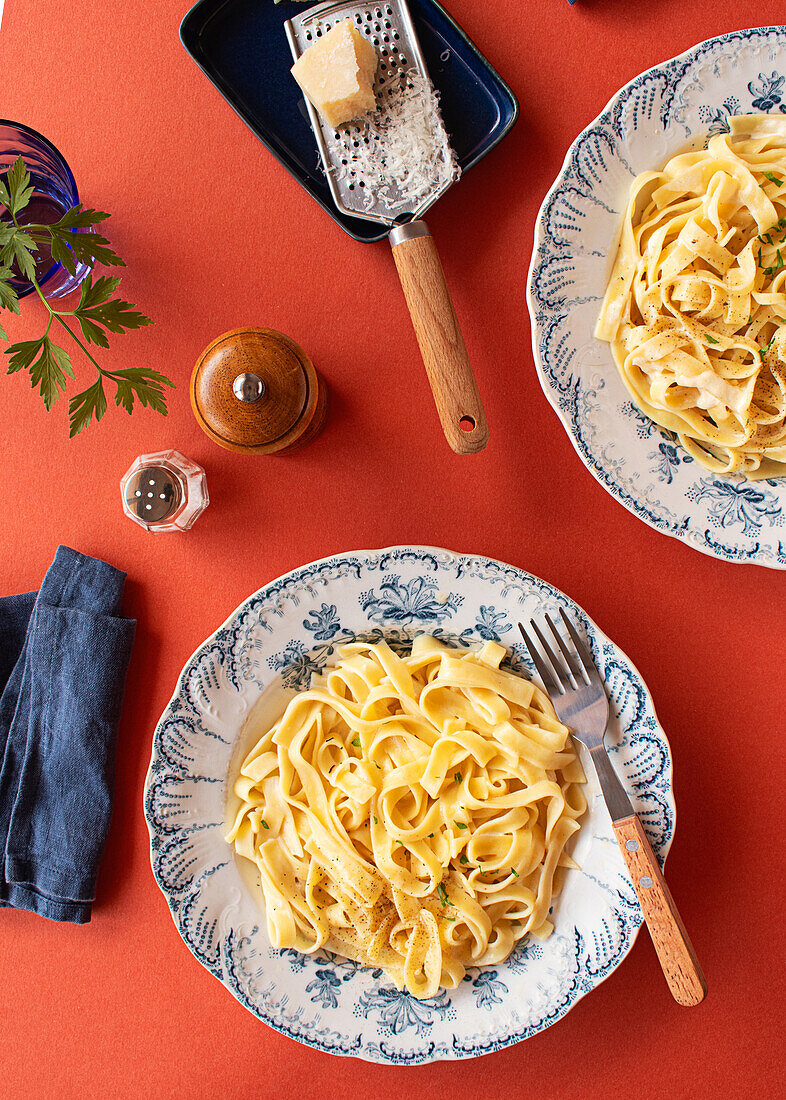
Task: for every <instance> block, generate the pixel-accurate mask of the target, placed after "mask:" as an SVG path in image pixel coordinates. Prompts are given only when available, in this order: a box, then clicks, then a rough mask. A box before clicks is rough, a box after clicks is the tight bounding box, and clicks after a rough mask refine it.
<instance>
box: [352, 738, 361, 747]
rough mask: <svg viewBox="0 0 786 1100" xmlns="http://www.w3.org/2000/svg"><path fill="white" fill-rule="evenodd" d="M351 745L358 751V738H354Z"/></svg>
mask: <svg viewBox="0 0 786 1100" xmlns="http://www.w3.org/2000/svg"><path fill="white" fill-rule="evenodd" d="M352 745H353V747H354V748H356V749H359V748H360V738H359V737H356V738H355V740H354V741H353V742H352Z"/></svg>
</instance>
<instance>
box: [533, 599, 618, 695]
mask: <svg viewBox="0 0 786 1100" xmlns="http://www.w3.org/2000/svg"><path fill="white" fill-rule="evenodd" d="M559 613H560V617H561V618H562V621H563V623H564V624H565V629H566V630H567V632H568V637H569V639H570V642H572V643H573V646H572V647H571V646H570V644H569V642H568V641H566V640H565V639H564V638H563V636H562V634H560V632H559V631H558V630H557V628H556V626H555V625H554V622H553V621H552V619H551V616H550V615H546V616H545V619H546V623H547V624H548V627H549V630H550V631H551V633H552V634H553V635H554V640H555V642H556V643H557V647H558V649H559V653H557V652H555V650H554V648H553V646H552V645H551V644H549V642H548V641H547V640H546V638H545V637H544V636H543V632H542V631H541V629H540V627H539V626H538V624H537V623H536V622H535V620H534V619H530V623H529V625H530V628H531V630H532V634H534V635H535V637H536V638H537V640H538V642H540V646H541V649H542V651H543V653H541V652H540V650H539V649H538V647H537V645H536V643H535V640H534V638H533V637H532V634H529V633H528V632H527V630H526V629H525V627H524V625H523V623H519V624H518V625H519V630H520V631H521V635H522V637H523V639H524V642H525V644H526V646H527V649H528V650H529V654H530V657H531V658H532V660H533V663H534V665H535V668H536V669H537V670H538V674H539V675H540V678H541V680H542V681H543V686H544V687H545V689H546V691H547V692H549V694H551V692H553V691H556V692H559V694H560V695H564V693H565V691H566V690H569V689H570V688H577V687H578V686H579V685H580V684H581V683H582V682H583V683H585V684H587V685H589V684H591V683H592V681H593V678H595V679H598V678H599V677H598V670H597V669H596V667H595V662H594V661H593V659H592V654H591V653H590V651H589V650H588V649H587V646H586V645H585V643H584V642H583V641H582V640H581V637H580V635H579V632H578V630H577V629H576V627H575V626H574V624H573V623H572V622H571V620H570V619H569V618H568V616H567V615H566V614H565V612H564V611H563V609H562V608H560V609H559ZM543 654H545V658H544V656H543ZM559 654H561V655H562V656H561V657H560V655H559Z"/></svg>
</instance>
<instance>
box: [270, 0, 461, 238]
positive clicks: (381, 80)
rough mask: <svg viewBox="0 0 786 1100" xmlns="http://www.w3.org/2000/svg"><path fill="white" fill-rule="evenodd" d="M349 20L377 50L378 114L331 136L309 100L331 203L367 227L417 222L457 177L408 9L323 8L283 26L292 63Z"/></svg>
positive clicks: (390, 5) (394, 2) (395, 3)
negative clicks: (365, 222) (408, 219)
mask: <svg viewBox="0 0 786 1100" xmlns="http://www.w3.org/2000/svg"><path fill="white" fill-rule="evenodd" d="M346 19H351V20H352V21H353V23H354V25H355V27H356V28H357V29H358V30H359V31H360V32H361V33H362V34H364V35H366V36H367V37H368V39H369V40H370V41H371V42H372V44H373V45H374V47H375V49H376V51H377V55H378V57H379V66H378V69H377V75H376V79H375V82H374V93H375V96H376V99H377V108H376V110H375V111H374V112H373V113H372V114H370V115H367V116H364V117H363V118H360V119H358V120H357V121H355V122H353V123H349V124H347V125H345V126H340V127H339V128H338V129H335V130H334V129H333V128H332V127H330V126H328V125H327V124H326V123H325V121H324V120H323V119H322V118H321V116H320V115H319V113H318V112H317V111H316V109H315V108H314V107H313V106H312V105H311V104H310V103H308V101H307V107H308V110H309V115H310V118H311V124H312V127H313V129H314V134H315V135H316V138H317V143H318V145H319V150H320V154H321V157H322V163H323V165H324V168H325V171H326V173H327V177H328V182H329V185H330V190H331V193H332V195H333V199H334V201H335V203H336V206H338V208H339V209H340V210H342V211H344V212H345V213H348V214H352V215H354V216H355V217H360V218H366V219H368V220H370V221H377V222H385V223H387V224H389V225H393V224H394V223H395V222H396V221H397V220H399V219H401V218H404V217H405V216H406V217H412V218H419V217H420V216H421V215H422V214H424V213H425V211H426V210H427V209H428V208H429V207H430V206H431V205H432V203H434V202H436V200H437V199H438V198H439V197H440V196H441V195H442V194H443V193H444V192H445V191H446V190H447V189H448V187H450V185H451V184H452V183H454V182H455V181H456V180H457V179H458V178H459V176H460V174H461V170H460V168H459V165H458V161H457V158H456V154H455V152H454V151H453V149H452V147H451V144H450V139H449V137H448V133H447V130H446V129H445V124H444V122H443V120H442V115H441V113H440V109H439V95H438V93H437V92H436V91H435V89H434V86H433V85H432V83H431V81H430V79H429V76H428V72H427V70H426V66H425V62H424V60H423V56H422V53H421V50H420V45H419V43H418V40H417V35H416V33H415V29H414V26H413V25H412V21H411V18H410V15H409V11H408V10H407V8H406V5H405V4H403V3H401V2H400V0H388V2H387V3H382V4H378V5H371V6H367V5H357V4H347V3H346V2H339V3H335V2H332V3H326V4H320V5H319V6H318V7H316V8H312V9H310V10H309V11H307V12H305V13H303V14H302V15H300V16H297V17H296V18H294V19H291V20H289V21H288V22H287V23H286V30H287V36H288V38H289V42H290V46H291V48H292V54H293V57H294V58H295V60H297V58H298V57H300V55H301V54H302V53H304V52H305V50H307V49H308V47H309V46H310V45H311V44H312V43H313V42H314V41H315V40H316V39H318V38H320V37H321V36H322V35H323V34H324V33H326V32H327V31H328V30H330V29H331V27H333V26H335V25H336V24H338V23H341V22H343V21H344V20H346Z"/></svg>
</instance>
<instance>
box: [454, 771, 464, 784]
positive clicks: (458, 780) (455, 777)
mask: <svg viewBox="0 0 786 1100" xmlns="http://www.w3.org/2000/svg"><path fill="white" fill-rule="evenodd" d="M453 778H454V779H455V781H456V782H457V783H460V782H461V779H462V776H461V772H456V774H455V775H454V776H453Z"/></svg>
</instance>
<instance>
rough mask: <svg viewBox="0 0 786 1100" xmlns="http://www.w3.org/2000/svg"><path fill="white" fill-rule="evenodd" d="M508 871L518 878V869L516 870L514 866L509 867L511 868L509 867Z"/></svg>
mask: <svg viewBox="0 0 786 1100" xmlns="http://www.w3.org/2000/svg"><path fill="white" fill-rule="evenodd" d="M510 873H511V874H512V875H515V876H516V878H518V877H519V873H518V871H517V870H516V868H515V867H511V869H510Z"/></svg>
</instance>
